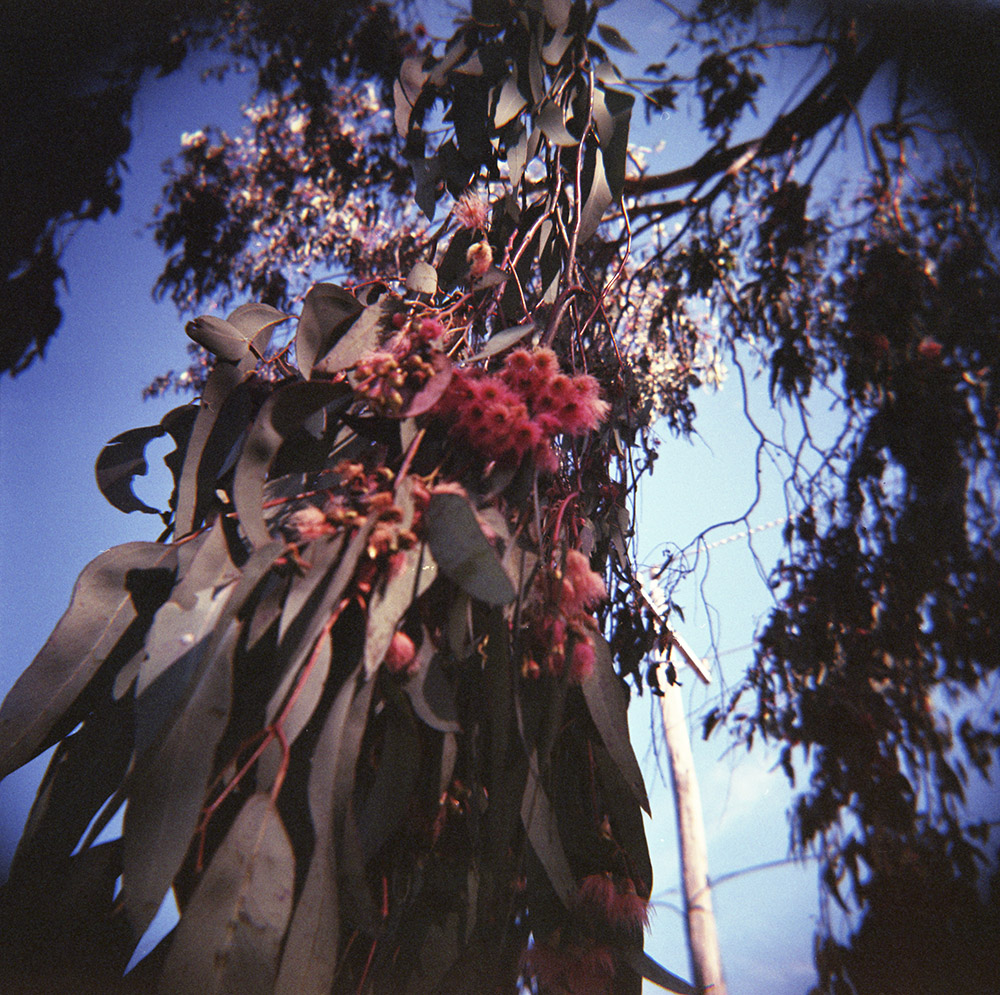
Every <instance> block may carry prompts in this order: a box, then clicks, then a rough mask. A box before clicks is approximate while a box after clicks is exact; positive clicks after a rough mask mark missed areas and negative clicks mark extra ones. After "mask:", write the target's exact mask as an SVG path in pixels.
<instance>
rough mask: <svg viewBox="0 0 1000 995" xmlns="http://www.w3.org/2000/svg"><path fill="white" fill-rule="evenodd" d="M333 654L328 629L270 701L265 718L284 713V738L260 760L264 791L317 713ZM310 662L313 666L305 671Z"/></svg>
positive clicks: (259, 779)
mask: <svg viewBox="0 0 1000 995" xmlns="http://www.w3.org/2000/svg"><path fill="white" fill-rule="evenodd" d="M332 658H333V647H332V646H331V644H330V637H329V635H328V634H326V633H324V634H323V635H321V636H320V638H319V641H318V642H317V643H316V646H315V647H314V648H313V651H312V652H311V653H310V654H309V656H308V658H307V660H306V663H305V664H303V666H301V667H297V668H292V667H289V668H288V670H287V671H286V672H285V675H284V677H283V678H282V681H281V683H280V684H279V685H278V688H277V690H276V691H275V692H274V694H273V695H272V696H271V700H270V701H269V702H268V703H267V709H266V711H265V713H264V718H265V721H266V722H267V725H268V726H270V725H271V723H273V722H274V721H275V720H276V719H277V718H278V717H279V716H281V715H283V716H284V717H283V718H282V720H281V732H282V738H281V740H280V741H279V740H278V739H273V740H272V741H271V743H270V745H269V746H268V747H267V749H266V750H265V751H264V752H263V753H262V754H261V756H260V759H259V760H258V761H257V787H258V788H259V789H260V790H261V791H267V790H270V788H271V786H272V785H273V784H274V782H275V779H276V777H277V773H278V769H279V767H280V765H281V762H282V759H283V755H284V751H285V749H286V748H288V747H291V745H292V744H293V743H294V742H295V741H296V740H297V739H298V738H299V734H300V733H301V732H302V730H303V729H305V727H306V725H307V724H308V723H309V720H310V719H311V718H312V717H313V713H314V712H315V711H316V706H317V705H318V704H319V701H320V698H321V697H322V695H323V691H324V689H325V687H326V679H327V677H328V676H329V673H330V661H331V660H332ZM307 666H308V668H309V669H308V672H305V668H306V667H307ZM293 692H294V694H293ZM289 703H290V705H291V707H289V708H288V710H287V712H286V711H285V708H286V706H287V705H288V704H289Z"/></svg>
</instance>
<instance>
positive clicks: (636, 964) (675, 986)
mask: <svg viewBox="0 0 1000 995" xmlns="http://www.w3.org/2000/svg"><path fill="white" fill-rule="evenodd" d="M625 959H626V960H627V961H628V964H629V966H630V967H631V968H632V969H633V970H634V971H636V972H637V973H638V974H641V975H642V977H644V978H645V979H646V980H647V981H651V982H652V983H653V984H654V985H658V986H659V987H660V988H662V989H664V990H665V991H668V992H676V993H677V995H697V993H698V989H697V988H695V987H694V985H692V984H690V983H689V982H687V981H685V980H684V979H683V978H678V977H677V975H676V974H671V973H670V971H668V970H667V969H666V968H665V967H661V966H660V965H659V964H657V963H656V961H655V960H653V958H652V957H650V956H649V954H647V953H646V952H645V951H644V950H643V949H642V948H641V947H628V948H626V950H625Z"/></svg>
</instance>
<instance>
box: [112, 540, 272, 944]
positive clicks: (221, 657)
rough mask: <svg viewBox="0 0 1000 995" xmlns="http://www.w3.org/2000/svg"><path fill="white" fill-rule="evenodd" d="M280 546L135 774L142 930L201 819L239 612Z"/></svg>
mask: <svg viewBox="0 0 1000 995" xmlns="http://www.w3.org/2000/svg"><path fill="white" fill-rule="evenodd" d="M282 550H283V543H281V542H280V541H276V542H273V543H270V544H269V545H267V546H265V547H262V548H261V549H258V550H255V551H254V553H253V554H252V555H251V556H250V559H249V560H247V562H246V563H245V564H244V565H243V570H242V574H241V576H240V579H239V580H238V581H237V582H236V584H235V586H234V587H233V589H232V591H231V593H230V594H229V596H228V598H227V600H226V604H225V606H224V608H223V609H222V611H221V613H220V615H219V616H218V618H217V620H216V621H215V625H214V629H213V631H212V633H211V635H210V637H209V639H208V642H207V645H206V646H205V647H204V649H203V650H202V652H201V653H200V654H199V656H198V659H197V663H196V666H195V669H194V672H193V673H192V674H191V676H190V679H189V681H188V685H187V693H186V694H184V695H180V696H179V697H178V699H177V703H176V705H175V708H174V714H173V715H172V716H171V717H168V718H167V719H166V720H165V721H163V723H162V724H161V726H160V730H161V731H160V733H159V734H158V736H157V738H156V740H155V741H154V742H153V743H152V744H151V745H150V746H149V748H148V749H147V750H146V751H145V753H144V754H143V755H142V756H138V757H137V758H136V764H135V767H134V769H133V771H132V772H131V773H130V775H129V777H128V779H127V781H126V786H127V788H128V797H129V801H128V805H127V807H126V810H125V825H124V832H123V839H124V850H123V854H124V857H123V860H124V871H123V892H124V897H125V909H126V913H127V914H128V917H129V920H130V922H132V924H133V927H134V928H135V929H136V930H137V932H138V933H140V934H141V933H142V932H144V931H145V929H146V927H147V926H148V925H149V923H150V922H151V921H152V918H153V916H154V915H155V914H156V912H157V910H158V908H159V906H160V902H161V901H162V899H163V896H164V894H165V893H166V890H167V888H169V887H170V884H171V882H172V881H173V879H174V876H175V875H176V873H177V870H178V868H179V867H180V865H181V862H182V861H183V859H184V855H185V854H186V853H187V850H188V847H189V845H190V841H191V837H192V834H193V832H194V829H195V826H196V825H197V821H198V816H199V813H200V811H201V807H202V803H203V800H204V797H205V792H206V788H207V783H208V778H209V776H210V774H211V771H212V768H213V763H214V755H215V749H216V746H217V744H218V742H219V739H220V737H221V735H222V732H223V731H224V729H225V726H226V722H227V721H228V716H229V708H230V703H231V702H230V699H231V685H232V654H233V651H234V648H235V645H236V642H237V640H238V639H239V637H240V634H241V626H240V624H239V623H238V621H237V615H238V613H239V612H240V610H241V609H242V607H243V605H244V604H245V603H246V601H247V599H248V598H249V597H250V596H251V594H252V593H253V592H254V590H256V588H257V585H258V584H259V583H260V581H261V579H262V578H263V577H264V576H265V574H266V573H267V572H268V571H269V570H270V568H271V567H272V565H273V564H274V561H275V560H276V559H277V558H278V556H279V555H280V554H281V552H282Z"/></svg>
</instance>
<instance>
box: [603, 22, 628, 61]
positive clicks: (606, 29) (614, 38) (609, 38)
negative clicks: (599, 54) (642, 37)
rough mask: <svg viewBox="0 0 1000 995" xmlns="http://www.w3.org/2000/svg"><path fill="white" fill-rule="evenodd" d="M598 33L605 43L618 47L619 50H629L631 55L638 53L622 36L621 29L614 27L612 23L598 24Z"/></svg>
mask: <svg viewBox="0 0 1000 995" xmlns="http://www.w3.org/2000/svg"><path fill="white" fill-rule="evenodd" d="M597 33H598V34H599V35H600V36H601V41H603V42H604V44H605V45H610V46H611V47H612V48H617V49H618V51H619V52H628V53H629V54H630V55H635V54H636V51H635V49H634V48H633V47H632V46H631V45H630V44H629V42H628V41H627V40H626V39H625V38H623V37H622V35H621V33H620V32H619V30H618V29H617V28H613V27H612V26H611V25H610V24H598V25H597Z"/></svg>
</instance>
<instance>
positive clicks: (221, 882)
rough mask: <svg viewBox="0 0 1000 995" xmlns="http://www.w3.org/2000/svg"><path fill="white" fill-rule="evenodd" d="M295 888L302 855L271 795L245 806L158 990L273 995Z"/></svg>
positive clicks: (197, 894) (169, 994)
mask: <svg viewBox="0 0 1000 995" xmlns="http://www.w3.org/2000/svg"><path fill="white" fill-rule="evenodd" d="M294 887H295V857H294V854H293V852H292V845H291V843H290V842H289V840H288V834H287V833H286V832H285V827H284V826H283V825H282V822H281V816H280V815H279V814H278V810H277V808H276V806H275V804H274V802H273V801H272V800H271V798H270V796H269V795H267V794H265V793H258V794H255V795H254V796H253V797H251V798H250V799H249V800H248V801H247V803H246V804H245V805H244V806H243V808H242V810H241V811H240V814H239V815H238V816H237V818H236V821H235V822H234V823H233V826H232V828H231V829H230V830H229V832H228V834H227V835H226V838H225V840H224V841H223V843H222V845H221V846H220V847H219V849H218V850H217V851H216V853H215V856H214V857H213V858H212V862H211V863H210V864H209V866H208V868H207V869H206V871H205V873H204V875H203V877H202V878H201V880H200V881H199V882H198V886H197V888H196V889H195V891H194V894H193V895H192V896H191V901H190V902H189V903H188V905H187V907H186V908H185V909H184V912H183V915H182V916H181V919H180V922H179V924H178V926H177V931H176V935H175V936H174V939H173V942H172V943H171V946H170V952H169V953H168V954H167V959H166V963H165V964H164V968H163V974H162V975H161V977H160V983H159V986H158V988H157V991H158V992H160V993H162V995H255V993H257V995H271V992H272V991H273V990H274V979H275V975H276V973H277V968H278V957H279V954H280V952H281V941H282V939H283V937H284V935H285V930H286V928H287V926H288V920H289V916H290V914H291V910H292V897H293V891H294Z"/></svg>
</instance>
